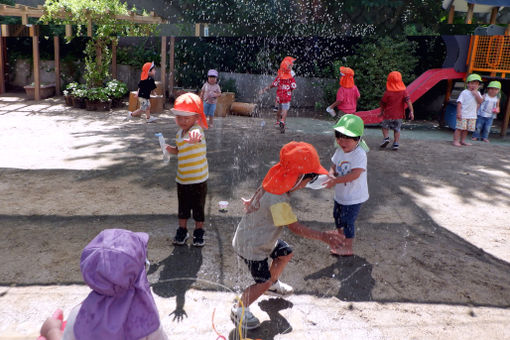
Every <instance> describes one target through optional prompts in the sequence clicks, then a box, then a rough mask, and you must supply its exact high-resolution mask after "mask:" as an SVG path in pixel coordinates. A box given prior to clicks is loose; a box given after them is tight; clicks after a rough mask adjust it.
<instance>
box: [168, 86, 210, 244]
mask: <svg viewBox="0 0 510 340" xmlns="http://www.w3.org/2000/svg"><path fill="white" fill-rule="evenodd" d="M172 112H173V114H175V122H176V123H177V125H178V126H179V130H178V131H177V135H176V137H175V141H176V146H170V145H166V150H167V151H168V152H169V153H172V154H174V155H177V175H176V178H175V181H176V182H177V200H178V205H179V207H178V210H179V212H178V217H179V227H178V228H177V231H176V233H175V237H174V240H173V244H175V245H183V244H185V243H186V240H187V239H188V238H189V233H188V229H187V222H188V219H189V218H190V217H191V213H192V212H193V219H194V220H195V230H194V231H193V245H194V246H196V247H202V246H204V244H205V241H204V234H205V232H204V220H205V214H204V207H205V197H206V194H207V179H208V177H209V167H208V164H207V157H206V153H207V147H206V142H205V136H204V130H203V129H207V119H206V117H205V114H204V105H203V103H202V100H201V99H200V97H199V96H197V95H196V94H193V93H185V94H183V95H181V96H179V97H177V99H176V100H175V103H174V108H173V109H172Z"/></svg>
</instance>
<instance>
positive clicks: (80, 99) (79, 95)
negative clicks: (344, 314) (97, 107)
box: [72, 84, 87, 109]
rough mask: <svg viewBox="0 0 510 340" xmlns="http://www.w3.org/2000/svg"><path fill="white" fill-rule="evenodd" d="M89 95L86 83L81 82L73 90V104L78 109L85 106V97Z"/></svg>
mask: <svg viewBox="0 0 510 340" xmlns="http://www.w3.org/2000/svg"><path fill="white" fill-rule="evenodd" d="M86 97H87V90H86V88H85V86H84V85H82V84H80V85H78V86H77V87H76V89H75V90H74V91H73V97H72V100H73V106H74V107H76V108H78V109H84V108H85V98H86Z"/></svg>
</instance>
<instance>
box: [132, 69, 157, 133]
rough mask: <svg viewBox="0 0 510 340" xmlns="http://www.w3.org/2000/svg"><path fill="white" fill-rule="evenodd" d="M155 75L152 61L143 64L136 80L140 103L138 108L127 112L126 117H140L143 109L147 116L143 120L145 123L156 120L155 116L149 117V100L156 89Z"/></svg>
mask: <svg viewBox="0 0 510 340" xmlns="http://www.w3.org/2000/svg"><path fill="white" fill-rule="evenodd" d="M155 76H156V67H155V66H154V62H151V63H145V64H143V67H142V74H141V75H140V81H139V82H138V92H137V93H136V96H137V97H138V102H139V103H140V108H139V109H137V110H135V111H133V112H128V115H127V118H128V119H131V118H133V117H140V116H141V115H142V111H143V112H145V116H146V117H147V119H146V120H145V121H146V122H147V123H152V122H154V121H155V120H157V118H156V117H151V102H150V99H151V92H152V91H153V90H155V89H156V82H155V81H154V77H155Z"/></svg>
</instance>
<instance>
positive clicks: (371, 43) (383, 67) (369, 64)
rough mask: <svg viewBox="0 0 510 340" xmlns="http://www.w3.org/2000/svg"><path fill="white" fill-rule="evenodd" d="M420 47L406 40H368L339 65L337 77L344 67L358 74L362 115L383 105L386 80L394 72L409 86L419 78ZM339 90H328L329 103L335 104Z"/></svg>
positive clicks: (327, 88) (337, 66) (331, 87)
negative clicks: (417, 53)
mask: <svg viewBox="0 0 510 340" xmlns="http://www.w3.org/2000/svg"><path fill="white" fill-rule="evenodd" d="M415 49H416V43H415V42H410V41H408V40H407V39H402V38H391V37H384V38H366V39H364V41H363V42H362V43H360V44H358V45H356V46H355V47H354V52H355V53H354V54H353V55H349V56H347V57H345V58H343V60H339V61H335V62H334V63H333V64H334V67H333V69H334V72H335V77H336V78H337V79H339V77H340V71H339V68H340V66H347V67H350V68H352V69H353V70H354V72H355V76H354V80H355V83H356V86H357V87H358V89H359V91H360V93H361V98H360V99H359V101H358V111H362V110H371V109H374V108H376V107H377V106H378V105H379V101H380V99H381V97H382V95H383V93H384V91H385V89H386V78H387V76H388V73H390V72H391V71H399V72H400V73H402V80H403V81H404V84H406V85H408V84H409V83H410V82H411V81H413V80H414V79H415V78H416V75H415V74H414V69H415V67H416V65H417V63H418V58H417V57H416V56H415V55H414V52H415ZM338 86H339V85H338V83H337V85H335V86H327V87H326V88H325V96H326V98H325V101H326V102H327V103H332V102H334V101H335V96H336V90H337V89H338Z"/></svg>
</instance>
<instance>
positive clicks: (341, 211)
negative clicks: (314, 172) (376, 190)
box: [325, 114, 368, 256]
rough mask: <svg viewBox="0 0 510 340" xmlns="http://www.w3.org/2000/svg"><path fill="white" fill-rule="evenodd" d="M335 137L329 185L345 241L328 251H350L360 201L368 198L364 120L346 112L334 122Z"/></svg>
mask: <svg viewBox="0 0 510 340" xmlns="http://www.w3.org/2000/svg"><path fill="white" fill-rule="evenodd" d="M334 129H335V138H336V142H337V144H338V145H339V146H340V147H339V148H338V149H337V150H336V151H335V154H334V155H333V157H331V161H332V164H331V169H330V170H329V174H330V177H331V178H330V179H329V180H328V181H327V182H326V183H325V186H326V187H328V188H331V187H333V186H334V187H335V203H334V204H335V205H334V209H333V216H334V218H335V224H336V227H337V230H338V232H339V233H343V235H344V236H345V245H344V246H343V247H340V248H331V254H333V255H340V256H352V255H353V243H354V234H355V227H354V222H355V221H356V218H357V217H358V213H359V211H360V208H361V204H362V203H363V202H365V201H366V200H368V185H367V154H366V152H367V151H368V147H367V145H366V144H365V142H364V141H363V140H361V136H362V135H363V129H364V124H363V120H362V119H361V118H360V117H358V116H356V115H353V114H346V115H344V116H342V118H340V120H339V121H338V123H337V124H336V125H335V126H334Z"/></svg>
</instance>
